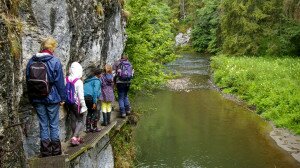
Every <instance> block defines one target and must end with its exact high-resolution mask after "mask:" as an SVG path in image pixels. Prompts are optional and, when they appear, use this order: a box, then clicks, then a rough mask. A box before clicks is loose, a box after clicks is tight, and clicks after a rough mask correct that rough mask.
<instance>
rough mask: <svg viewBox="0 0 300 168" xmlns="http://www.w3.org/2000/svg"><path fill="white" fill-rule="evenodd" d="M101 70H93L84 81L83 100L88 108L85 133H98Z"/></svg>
mask: <svg viewBox="0 0 300 168" xmlns="http://www.w3.org/2000/svg"><path fill="white" fill-rule="evenodd" d="M100 77H101V70H100V69H95V70H94V75H92V76H90V77H88V78H87V79H86V80H84V99H85V102H86V105H87V108H88V113H87V117H86V132H99V131H100V129H99V128H98V127H97V122H98V120H99V115H98V113H97V101H98V99H99V97H100V94H101V81H100V79H99V78H100Z"/></svg>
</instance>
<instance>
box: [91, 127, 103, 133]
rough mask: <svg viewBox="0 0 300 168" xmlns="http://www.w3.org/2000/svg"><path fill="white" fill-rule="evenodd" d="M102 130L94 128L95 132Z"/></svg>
mask: <svg viewBox="0 0 300 168" xmlns="http://www.w3.org/2000/svg"><path fill="white" fill-rule="evenodd" d="M100 131H101V129H100V128H97V127H96V128H94V129H93V132H100Z"/></svg>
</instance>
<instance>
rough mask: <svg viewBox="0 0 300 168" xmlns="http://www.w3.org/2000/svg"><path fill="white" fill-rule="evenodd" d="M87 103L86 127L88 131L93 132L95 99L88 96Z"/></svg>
mask: <svg viewBox="0 0 300 168" xmlns="http://www.w3.org/2000/svg"><path fill="white" fill-rule="evenodd" d="M84 99H85V103H86V106H87V108H88V112H87V116H86V120H85V125H86V131H87V132H90V131H91V124H92V113H93V109H92V108H93V98H92V97H90V96H88V97H85V98H84Z"/></svg>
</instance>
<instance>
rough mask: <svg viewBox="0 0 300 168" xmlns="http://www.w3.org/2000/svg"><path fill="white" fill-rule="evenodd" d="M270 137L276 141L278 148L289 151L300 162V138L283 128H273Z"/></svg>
mask: <svg viewBox="0 0 300 168" xmlns="http://www.w3.org/2000/svg"><path fill="white" fill-rule="evenodd" d="M270 136H271V137H272V138H273V139H274V141H275V142H276V143H277V145H278V146H280V147H281V148H282V149H284V150H286V151H288V152H289V153H290V154H291V155H292V156H293V157H294V158H295V159H296V160H297V161H299V162H300V136H299V135H294V134H292V133H291V132H290V131H288V130H286V129H283V128H276V127H275V126H273V131H272V132H270Z"/></svg>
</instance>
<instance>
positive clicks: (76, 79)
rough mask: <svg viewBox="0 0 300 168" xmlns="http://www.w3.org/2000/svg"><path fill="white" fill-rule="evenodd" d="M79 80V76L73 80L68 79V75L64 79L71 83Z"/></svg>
mask: <svg viewBox="0 0 300 168" xmlns="http://www.w3.org/2000/svg"><path fill="white" fill-rule="evenodd" d="M78 80H79V78H75V79H74V80H73V81H70V80H69V76H67V77H66V81H67V82H70V83H72V84H73V85H74V84H75V83H76V82H77V81H78Z"/></svg>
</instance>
